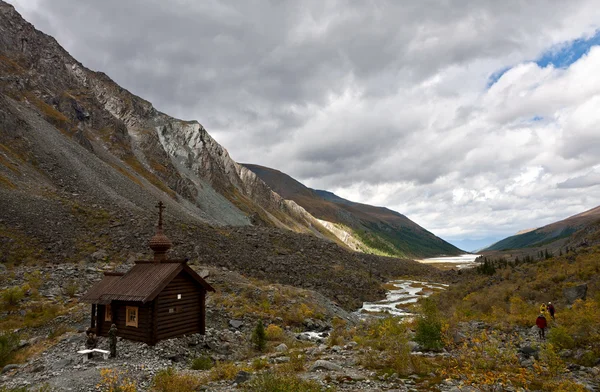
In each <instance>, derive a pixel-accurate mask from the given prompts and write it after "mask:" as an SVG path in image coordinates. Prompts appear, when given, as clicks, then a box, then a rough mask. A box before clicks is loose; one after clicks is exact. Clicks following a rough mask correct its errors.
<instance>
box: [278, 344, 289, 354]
mask: <svg viewBox="0 0 600 392" xmlns="http://www.w3.org/2000/svg"><path fill="white" fill-rule="evenodd" d="M287 350H288V346H287V344H285V343H281V344H280V345H279V346H277V347H275V351H277V352H278V353H284V352H286V351H287Z"/></svg>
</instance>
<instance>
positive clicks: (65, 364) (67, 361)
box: [51, 358, 73, 371]
mask: <svg viewBox="0 0 600 392" xmlns="http://www.w3.org/2000/svg"><path fill="white" fill-rule="evenodd" d="M72 363H73V360H72V359H69V358H65V359H61V360H59V361H56V362H55V363H53V364H52V368H51V370H54V371H56V370H61V369H64V368H66V367H68V366H69V365H71V364H72Z"/></svg>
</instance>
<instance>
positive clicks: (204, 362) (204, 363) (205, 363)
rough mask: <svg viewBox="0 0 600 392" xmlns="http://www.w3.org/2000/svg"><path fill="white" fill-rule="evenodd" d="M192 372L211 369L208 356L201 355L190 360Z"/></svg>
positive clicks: (210, 361) (210, 360)
mask: <svg viewBox="0 0 600 392" xmlns="http://www.w3.org/2000/svg"><path fill="white" fill-rule="evenodd" d="M190 367H191V368H192V370H208V369H210V368H212V367H213V361H212V359H211V358H210V357H209V356H208V355H203V356H201V357H198V358H194V359H193V360H192V364H191V365H190Z"/></svg>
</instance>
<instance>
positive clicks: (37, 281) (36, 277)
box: [25, 271, 44, 290]
mask: <svg viewBox="0 0 600 392" xmlns="http://www.w3.org/2000/svg"><path fill="white" fill-rule="evenodd" d="M43 278H44V277H43V276H42V273H41V272H40V271H33V272H31V273H25V280H27V283H29V286H31V287H32V288H33V289H36V290H38V289H39V288H40V287H42V285H43V284H44V279H43Z"/></svg>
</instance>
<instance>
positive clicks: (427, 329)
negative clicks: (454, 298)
mask: <svg viewBox="0 0 600 392" xmlns="http://www.w3.org/2000/svg"><path fill="white" fill-rule="evenodd" d="M415 342H417V343H419V344H420V345H421V346H422V347H423V348H425V349H426V350H439V349H441V348H442V347H443V342H442V322H441V320H440V315H439V312H438V309H437V305H436V304H435V302H434V301H433V300H432V299H431V298H424V299H423V301H422V304H421V314H420V315H419V317H418V318H417V327H416V335H415Z"/></svg>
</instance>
